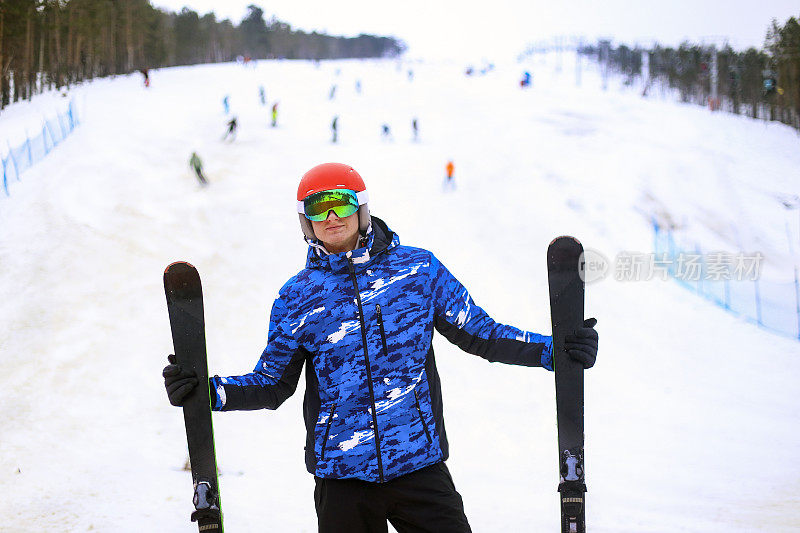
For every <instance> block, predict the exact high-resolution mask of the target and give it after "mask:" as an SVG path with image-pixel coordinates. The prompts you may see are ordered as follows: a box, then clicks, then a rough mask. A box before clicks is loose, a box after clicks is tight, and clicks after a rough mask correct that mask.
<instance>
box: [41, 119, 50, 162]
mask: <svg viewBox="0 0 800 533" xmlns="http://www.w3.org/2000/svg"><path fill="white" fill-rule="evenodd" d="M42 144H43V145H44V155H47V154H49V153H50V149H48V148H47V132H46V131H45V128H44V122H42Z"/></svg>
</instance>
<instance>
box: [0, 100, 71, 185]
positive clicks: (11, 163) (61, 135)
mask: <svg viewBox="0 0 800 533" xmlns="http://www.w3.org/2000/svg"><path fill="white" fill-rule="evenodd" d="M73 104H74V101H73V102H70V104H69V108H68V109H67V112H66V113H63V114H61V113H59V114H58V115H56V117H55V118H51V119H45V120H44V122H43V123H42V127H41V131H37V132H36V134H35V135H33V136H31V135H28V137H27V138H26V140H25V142H24V143H22V144H20V145H19V146H10V145H9V146H8V153H7V154H6V155H5V156H3V157H2V158H0V160H2V163H3V191H5V193H6V196H8V194H9V193H8V184H9V183H10V182H11V181H14V180H16V181H19V180H20V175H21V174H22V173H23V172H25V171H26V170H28V169H29V168H30V167H32V166H33V165H35V164H36V163H38V162H39V161H41V160H42V159H44V158H45V157H46V156H47V154H49V153H50V151H52V150H53V148H55V147H56V146H57V145H58V144H59V143H61V142H62V141H63V140H64V139H66V138H67V136H68V135H69V134H70V133H72V132H73V131H74V130H75V127H76V126H77V125H78V124H79V121H78V116H77V114H76V113H75V108H74V105H73Z"/></svg>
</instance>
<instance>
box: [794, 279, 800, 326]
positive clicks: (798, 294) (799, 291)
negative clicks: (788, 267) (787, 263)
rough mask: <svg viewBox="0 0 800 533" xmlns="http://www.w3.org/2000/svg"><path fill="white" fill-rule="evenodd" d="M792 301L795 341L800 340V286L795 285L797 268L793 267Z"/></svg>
mask: <svg viewBox="0 0 800 533" xmlns="http://www.w3.org/2000/svg"><path fill="white" fill-rule="evenodd" d="M794 299H795V302H797V339H798V340H800V285H798V283H797V267H794Z"/></svg>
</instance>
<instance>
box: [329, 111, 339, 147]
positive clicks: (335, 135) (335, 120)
mask: <svg viewBox="0 0 800 533" xmlns="http://www.w3.org/2000/svg"><path fill="white" fill-rule="evenodd" d="M331 133H332V134H333V139H331V142H332V143H335V142H336V141H337V139H338V133H339V115H336V116H335V117H333V122H331Z"/></svg>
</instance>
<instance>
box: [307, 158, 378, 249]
mask: <svg viewBox="0 0 800 533" xmlns="http://www.w3.org/2000/svg"><path fill="white" fill-rule="evenodd" d="M332 189H350V190H351V191H354V192H355V193H356V194H357V195H358V204H359V208H358V211H357V214H358V229H359V231H360V232H361V234H362V235H366V234H367V230H368V229H369V225H370V217H369V206H368V204H367V202H368V199H369V198H368V196H367V186H366V185H364V180H363V179H362V178H361V175H360V174H359V173H358V172H356V171H355V169H354V168H353V167H351V166H350V165H345V164H342V163H323V164H321V165H317V166H315V167H314V168H312V169H311V170H309V171H308V172H306V173H305V174H303V177H302V178H300V184H299V185H298V186H297V214H298V216H299V217H300V228H301V229H302V230H303V235H305V236H306V237H308V238H309V239H316V236H315V235H314V229H313V228H312V226H311V221H310V220H308V219H307V218H306V215H305V209H304V206H303V200H305V199H306V198H307V197H309V196H311V195H312V194H314V193H318V192H322V191H330V190H332Z"/></svg>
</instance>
